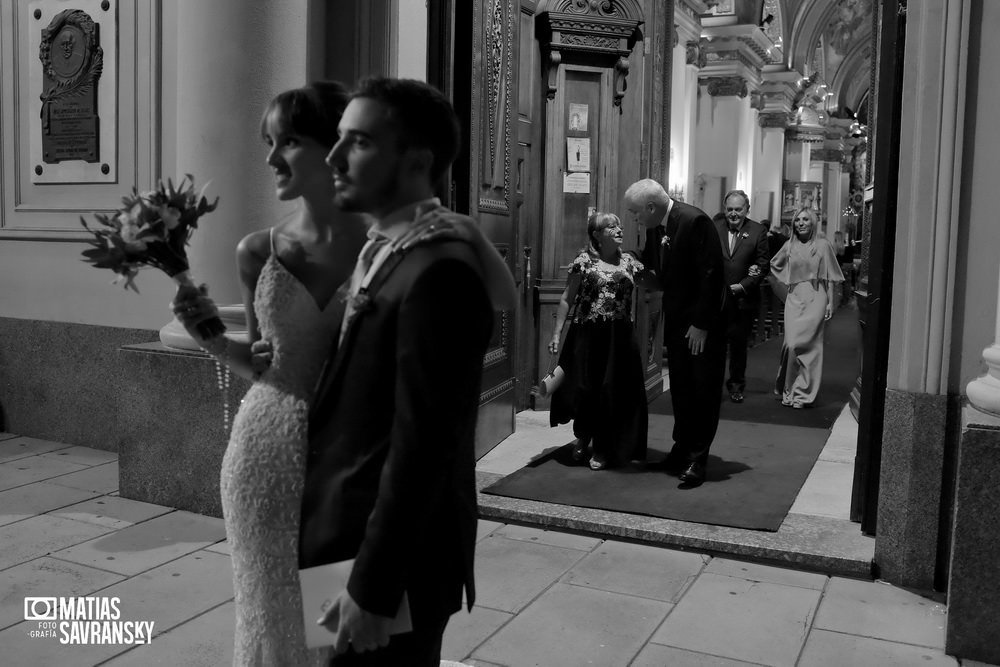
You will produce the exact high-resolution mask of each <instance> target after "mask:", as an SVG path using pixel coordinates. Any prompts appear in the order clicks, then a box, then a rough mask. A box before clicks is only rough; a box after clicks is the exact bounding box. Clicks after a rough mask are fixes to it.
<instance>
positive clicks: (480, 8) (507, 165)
mask: <svg viewBox="0 0 1000 667" xmlns="http://www.w3.org/2000/svg"><path fill="white" fill-rule="evenodd" d="M454 7H455V14H454V16H455V24H454V25H455V39H454V44H455V51H454V54H455V55H454V85H455V89H454V95H453V99H454V100H455V104H456V108H457V109H459V112H460V114H462V115H463V120H466V121H467V125H466V127H465V131H466V132H467V134H466V137H465V141H464V144H465V147H466V148H465V152H464V153H463V155H462V156H460V157H459V161H460V162H461V163H462V164H460V165H458V166H456V169H455V174H454V188H455V199H456V206H457V208H458V209H459V210H467V211H468V212H469V214H470V215H472V216H473V217H475V218H476V219H477V220H479V222H480V224H481V225H482V229H483V231H484V232H485V233H486V235H487V236H488V237H489V238H490V239H491V240H492V241H493V243H494V244H495V245H496V247H497V249H498V250H500V253H501V254H502V255H504V256H505V257H506V258H507V261H508V264H509V265H510V266H511V269H512V270H513V271H516V273H515V275H519V272H520V271H521V270H523V269H521V262H520V261H519V256H520V254H521V252H522V251H521V249H520V248H519V246H518V230H517V204H516V201H515V192H514V188H515V182H514V179H515V169H514V167H515V165H514V160H515V159H516V158H515V154H514V150H515V149H514V136H515V135H514V132H515V131H516V130H515V124H516V123H515V118H516V110H517V104H518V103H517V99H516V98H517V88H516V83H515V81H514V79H515V76H516V62H517V58H516V51H517V47H518V42H517V32H518V18H519V9H520V8H519V5H518V0H486V1H484V2H471V3H466V2H456V3H455V5H454ZM515 316H516V313H513V312H504V313H502V314H501V315H500V316H499V317H498V318H497V321H496V323H495V325H494V329H493V339H492V341H491V342H490V348H489V350H488V352H487V354H486V358H485V359H484V375H483V394H482V400H481V405H480V409H479V426H478V429H477V434H476V454H477V456H480V457H481V456H482V455H483V454H485V453H486V452H488V451H489V450H490V449H492V448H493V447H495V446H496V445H497V444H498V443H499V442H500V441H502V440H503V439H504V438H506V437H507V436H508V435H510V434H511V433H513V432H514V405H515V400H516V399H515V394H516V380H515V367H516V366H515V362H514V349H515V339H516V337H517V333H516V332H517V329H516V328H515Z"/></svg>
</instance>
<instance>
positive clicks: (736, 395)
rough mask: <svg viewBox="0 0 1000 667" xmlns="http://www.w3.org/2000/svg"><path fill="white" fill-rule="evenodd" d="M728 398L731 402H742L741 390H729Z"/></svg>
mask: <svg viewBox="0 0 1000 667" xmlns="http://www.w3.org/2000/svg"><path fill="white" fill-rule="evenodd" d="M729 400H730V401H732V402H733V403H742V402H743V392H742V391H731V392H729Z"/></svg>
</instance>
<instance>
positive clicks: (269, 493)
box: [221, 242, 343, 667]
mask: <svg viewBox="0 0 1000 667" xmlns="http://www.w3.org/2000/svg"><path fill="white" fill-rule="evenodd" d="M254 310H255V312H256V315H257V319H258V323H259V326H260V331H261V337H262V338H264V339H266V340H269V341H271V343H272V344H273V346H274V357H273V360H272V364H271V367H270V368H269V369H268V370H267V372H265V373H264V374H263V376H262V377H261V378H260V379H259V380H258V381H257V382H255V383H254V384H253V386H252V387H251V388H250V390H249V391H248V392H247V394H246V396H245V397H244V398H243V401H242V403H241V405H240V409H239V411H238V413H237V414H236V417H235V419H234V420H233V429H232V434H231V436H230V440H229V446H228V447H227V449H226V453H225V456H224V458H223V462H222V475H221V490H222V510H223V515H224V517H225V522H226V533H227V536H228V539H229V542H230V547H231V551H232V561H233V580H234V588H235V594H236V642H235V650H234V653H233V664H234V665H238V666H239V667H244V666H246V665H254V666H257V665H259V666H261V667H274V666H276V665H289V666H292V665H294V666H295V667H299V666H300V665H325V664H327V662H328V660H329V658H330V655H329V651H328V649H316V650H308V649H306V647H305V639H304V634H303V629H302V600H301V595H300V593H299V584H298V542H299V518H300V511H301V509H300V505H301V501H302V489H303V484H304V480H305V455H306V447H307V433H308V431H307V419H308V410H309V400H310V398H311V395H312V391H313V388H314V386H315V384H316V381H317V380H318V379H319V374H320V372H321V370H322V367H323V363H324V362H325V361H326V358H327V356H328V353H329V352H330V346H331V344H332V341H333V334H334V330H335V326H336V323H337V322H338V321H339V317H338V316H337V315H338V311H342V310H343V304H342V302H341V300H340V299H339V298H337V297H336V296H334V298H332V299H331V301H330V303H329V304H327V306H326V309H325V310H323V311H321V310H320V309H319V307H318V306H317V305H316V302H315V301H314V300H313V297H312V295H311V294H310V293H309V292H308V290H307V289H306V288H305V286H304V285H302V283H300V282H299V281H298V279H297V278H296V277H295V276H293V275H292V274H291V273H289V272H288V270H287V269H286V268H285V267H284V266H282V265H281V263H280V262H279V261H278V258H277V257H276V255H275V254H274V249H273V242H272V251H271V256H270V258H268V260H267V262H266V263H265V264H264V267H263V269H262V270H261V273H260V277H259V279H258V282H257V289H256V292H255V295H254Z"/></svg>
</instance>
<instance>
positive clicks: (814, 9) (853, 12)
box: [784, 0, 873, 111]
mask: <svg viewBox="0 0 1000 667" xmlns="http://www.w3.org/2000/svg"><path fill="white" fill-rule="evenodd" d="M793 3H795V0H784V8H785V10H786V11H788V10H790V9H792V8H791V5H792V4H793ZM872 11H873V6H872V0H806V1H805V2H802V3H801V4H798V5H797V7H796V8H795V15H794V17H793V18H792V19H791V26H792V28H791V31H790V32H786V33H785V53H786V54H787V61H786V62H787V64H788V67H789V68H790V69H794V70H797V71H799V72H802V74H804V75H806V76H809V75H811V74H814V73H818V74H819V77H820V78H821V79H822V80H824V81H826V82H828V83H829V84H830V89H831V92H832V93H833V95H831V96H830V98H828V99H827V108H829V109H830V110H831V111H836V110H837V109H838V108H839V107H841V106H843V105H844V104H848V105H850V103H851V102H853V103H855V104H856V103H857V102H858V100H860V98H861V97H862V96H863V94H864V91H865V90H867V88H868V85H869V82H868V77H867V75H864V76H860V77H859V76H858V75H859V73H860V72H861V71H862V70H864V69H866V68H867V63H866V62H865V60H866V58H867V59H870V53H871V29H872ZM817 49H822V58H821V59H819V60H821V61H822V62H821V63H820V69H821V70H822V71H819V72H816V70H815V68H814V63H815V62H816V60H817V58H816V51H817ZM868 62H870V60H868Z"/></svg>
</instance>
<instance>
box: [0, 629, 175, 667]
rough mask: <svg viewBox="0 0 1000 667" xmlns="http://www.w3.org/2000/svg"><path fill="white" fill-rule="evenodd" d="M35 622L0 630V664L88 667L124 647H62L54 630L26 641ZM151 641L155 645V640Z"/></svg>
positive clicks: (70, 645) (21, 666)
mask: <svg viewBox="0 0 1000 667" xmlns="http://www.w3.org/2000/svg"><path fill="white" fill-rule="evenodd" d="M37 628H38V622H37V621H24V622H23V623H19V624H17V625H13V626H11V627H9V628H7V629H6V630H0V647H3V649H2V651H3V653H2V664H3V665H4V666H5V667H6V666H7V665H10V666H11V667H41V666H43V665H44V666H45V667H68V666H70V665H72V667H91V666H92V665H99V664H102V663H103V662H104V661H106V660H108V659H109V658H112V657H114V656H116V655H118V654H119V653H121V652H123V651H127V650H128V648H129V647H128V646H122V645H117V644H94V645H88V646H81V645H73V644H62V643H60V641H59V638H60V636H61V635H60V634H59V630H58V628H57V629H56V630H55V636H54V637H30V636H29V635H28V632H29V631H32V630H37ZM153 641H156V640H155V639H154V640H153Z"/></svg>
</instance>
